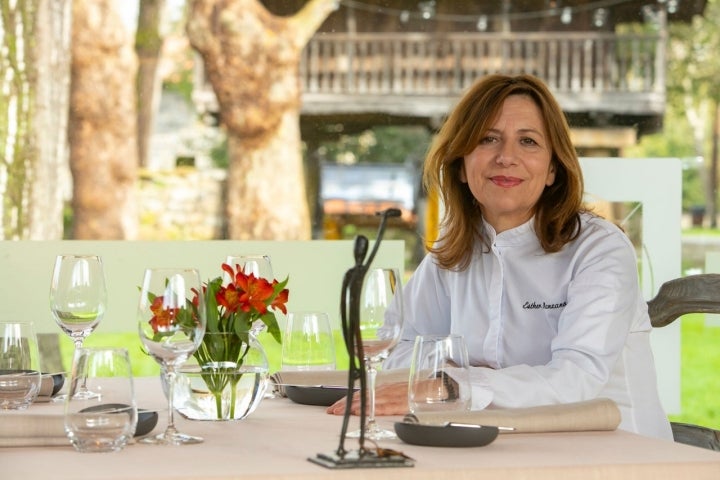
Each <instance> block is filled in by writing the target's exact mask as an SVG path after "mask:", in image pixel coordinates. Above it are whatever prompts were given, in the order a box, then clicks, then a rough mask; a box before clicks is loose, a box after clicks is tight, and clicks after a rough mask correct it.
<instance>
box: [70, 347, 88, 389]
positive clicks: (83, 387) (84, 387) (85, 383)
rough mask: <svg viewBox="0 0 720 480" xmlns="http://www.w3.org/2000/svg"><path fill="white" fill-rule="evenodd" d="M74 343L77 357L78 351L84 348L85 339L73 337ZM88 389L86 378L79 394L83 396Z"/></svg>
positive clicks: (85, 377)
mask: <svg viewBox="0 0 720 480" xmlns="http://www.w3.org/2000/svg"><path fill="white" fill-rule="evenodd" d="M72 341H73V343H74V344H75V355H76V356H77V353H78V351H79V350H80V349H81V348H82V347H83V342H84V341H85V337H73V339H72ZM87 389H88V388H87V376H84V377H83V379H82V384H81V385H80V389H79V392H81V394H83V393H85V392H87Z"/></svg>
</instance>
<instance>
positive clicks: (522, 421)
mask: <svg viewBox="0 0 720 480" xmlns="http://www.w3.org/2000/svg"><path fill="white" fill-rule="evenodd" d="M415 417H417V419H418V421H419V422H420V423H422V424H427V425H443V424H445V423H447V422H452V423H467V424H475V425H488V426H500V427H513V428H514V430H513V432H515V433H534V432H580V431H594V430H615V429H616V428H617V427H618V425H620V410H619V409H618V407H617V405H616V404H615V402H614V401H612V400H609V399H607V398H598V399H594V400H587V401H584V402H575V403H565V404H558V405H542V406H537V407H526V408H487V409H485V410H476V411H469V412H452V413H448V412H432V413H417V414H415Z"/></svg>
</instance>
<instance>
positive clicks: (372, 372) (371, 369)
mask: <svg viewBox="0 0 720 480" xmlns="http://www.w3.org/2000/svg"><path fill="white" fill-rule="evenodd" d="M367 365H368V368H367V383H368V396H369V397H370V398H369V400H370V411H369V413H368V420H367V426H368V427H371V426H373V425H374V424H375V377H377V369H376V368H375V363H374V362H372V361H368V362H367Z"/></svg>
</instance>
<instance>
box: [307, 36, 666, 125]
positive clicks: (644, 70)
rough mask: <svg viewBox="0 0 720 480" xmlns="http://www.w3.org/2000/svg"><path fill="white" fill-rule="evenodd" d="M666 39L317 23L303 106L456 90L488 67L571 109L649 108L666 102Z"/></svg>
mask: <svg viewBox="0 0 720 480" xmlns="http://www.w3.org/2000/svg"><path fill="white" fill-rule="evenodd" d="M664 48H665V47H664V42H663V41H662V37H661V36H659V35H618V34H614V33H600V32H537V33H536V32H533V33H512V34H499V33H448V34H443V35H438V34H423V33H389V34H380V33H354V34H347V33H320V34H317V35H316V36H315V37H313V39H312V40H311V41H310V43H309V44H308V46H307V47H306V49H305V51H304V56H303V60H302V64H301V70H300V72H301V81H302V86H303V94H304V104H305V107H304V109H310V110H312V109H313V108H314V107H313V105H312V103H313V101H319V103H323V104H325V105H326V107H327V106H328V105H327V104H328V102H331V100H330V99H331V98H333V97H334V98H338V97H347V96H353V97H357V99H358V102H365V101H366V100H367V101H369V102H370V103H372V100H369V99H371V98H372V97H376V98H377V97H380V98H386V99H391V98H395V100H390V101H391V102H392V101H397V97H398V96H401V97H415V98H417V96H425V97H450V98H457V97H458V96H459V95H460V94H461V93H462V91H463V90H464V89H466V88H467V87H468V86H470V85H471V84H472V83H473V82H474V81H475V80H476V79H478V78H479V77H482V76H484V75H487V74H489V73H494V72H503V73H511V74H515V73H522V72H526V73H532V74H534V75H537V76H538V77H540V78H542V79H543V80H544V81H545V82H547V84H548V86H549V87H550V89H551V90H552V91H553V92H554V93H555V94H556V95H557V96H558V99H559V100H560V102H561V104H563V103H564V105H563V107H564V108H566V109H567V110H576V111H582V110H588V109H594V108H597V107H601V109H610V110H611V111H615V112H617V113H633V114H648V113H650V114H655V113H657V112H658V111H662V109H663V108H664V107H663V105H664V91H665V76H664V68H665V65H664V63H665V58H664ZM380 103H382V101H380Z"/></svg>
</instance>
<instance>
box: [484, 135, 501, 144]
mask: <svg viewBox="0 0 720 480" xmlns="http://www.w3.org/2000/svg"><path fill="white" fill-rule="evenodd" d="M493 142H497V137H491V136H487V137H483V138H481V139H480V144H481V145H485V144H488V143H493Z"/></svg>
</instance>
